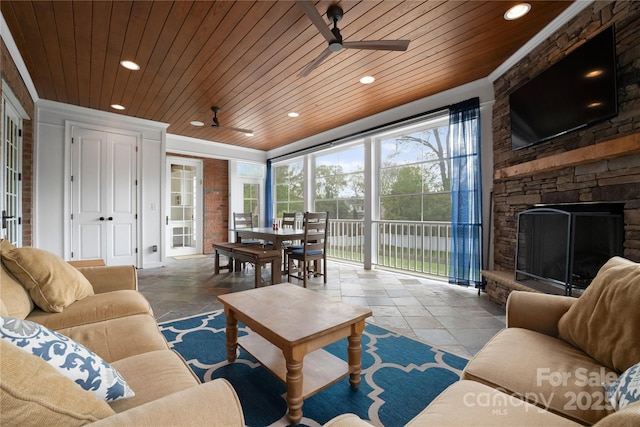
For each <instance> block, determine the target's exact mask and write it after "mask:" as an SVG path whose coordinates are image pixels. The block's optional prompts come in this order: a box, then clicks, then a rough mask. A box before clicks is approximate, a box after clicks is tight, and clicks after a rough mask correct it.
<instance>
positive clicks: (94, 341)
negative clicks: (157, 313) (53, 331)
mask: <svg viewBox="0 0 640 427" xmlns="http://www.w3.org/2000/svg"><path fill="white" fill-rule="evenodd" d="M58 332H60V333H61V334H63V335H65V336H67V337H69V338H71V339H72V340H74V341H76V342H79V343H80V344H82V345H84V346H85V347H88V348H90V349H91V350H93V352H94V353H96V354H97V355H98V356H100V357H102V358H103V359H104V360H106V361H107V362H109V363H112V362H114V361H116V360H120V359H124V358H127V357H130V356H135V355H137V354H141V353H147V352H149V351H155V350H167V349H168V348H169V346H168V344H167V341H166V340H165V339H164V336H163V335H162V333H160V331H159V329H158V324H157V323H156V319H154V317H153V316H152V315H150V314H134V315H131V316H127V317H119V318H117V319H111V320H104V321H101V322H95V323H88V324H86V325H78V326H71V327H68V328H62V329H58ZM125 378H126V377H125ZM134 390H135V388H134Z"/></svg>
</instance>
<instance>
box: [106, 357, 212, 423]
mask: <svg viewBox="0 0 640 427" xmlns="http://www.w3.org/2000/svg"><path fill="white" fill-rule="evenodd" d="M113 366H114V367H116V369H118V371H119V372H120V373H121V374H122V376H123V377H124V378H126V380H127V382H128V383H129V384H131V387H133V388H134V389H135V390H138V392H137V393H136V396H135V397H133V398H131V399H123V400H118V401H116V402H111V403H110V405H111V408H113V410H114V411H116V412H117V413H120V412H122V411H126V410H127V409H129V408H134V407H136V406H140V405H142V404H144V403H147V402H151V401H153V400H156V399H159V398H161V397H164V396H168V395H170V394H172V393H175V392H177V391H180V390H184V389H187V388H190V387H193V386H195V385H198V384H200V381H199V380H198V379H197V378H196V376H195V375H194V374H193V372H191V369H189V367H188V366H187V364H186V363H185V362H184V360H183V359H182V358H181V357H180V356H178V355H177V354H176V353H175V352H173V351H172V350H160V351H152V352H148V353H143V354H139V355H136V356H131V357H127V358H126V359H122V360H118V361H115V362H113Z"/></svg>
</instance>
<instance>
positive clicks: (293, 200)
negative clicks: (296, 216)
mask: <svg viewBox="0 0 640 427" xmlns="http://www.w3.org/2000/svg"><path fill="white" fill-rule="evenodd" d="M303 166H304V163H303V162H302V160H300V161H297V162H293V163H289V164H286V165H281V166H276V167H274V168H273V175H274V188H275V191H274V198H275V205H276V206H275V215H276V217H277V218H282V214H283V213H284V212H302V211H303V210H304V173H303Z"/></svg>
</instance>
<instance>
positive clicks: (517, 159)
mask: <svg viewBox="0 0 640 427" xmlns="http://www.w3.org/2000/svg"><path fill="white" fill-rule="evenodd" d="M612 23H615V25H616V54H617V60H618V76H617V77H618V102H619V113H618V115H617V116H616V117H614V118H612V119H609V120H607V121H605V122H601V123H598V124H596V125H594V126H591V127H589V128H586V129H583V130H578V131H573V132H570V133H568V134H565V135H562V136H559V137H557V138H555V139H553V140H551V141H549V142H547V143H544V144H541V145H538V146H534V147H530V148H525V149H522V150H518V151H513V150H512V149H511V132H510V121H509V94H510V93H511V92H512V91H513V90H514V89H515V88H517V87H519V86H520V85H521V84H523V83H525V82H526V81H528V80H529V79H531V78H532V77H534V76H535V75H537V74H538V73H539V72H541V71H543V70H544V69H546V68H547V67H548V66H549V65H550V64H551V63H553V62H555V61H557V60H558V59H559V58H560V57H562V56H563V55H564V54H565V53H567V52H569V51H571V50H573V49H574V48H575V47H576V46H578V45H579V44H581V43H583V42H584V40H586V39H588V38H589V37H591V36H592V35H594V34H596V33H598V32H599V31H601V30H602V29H603V28H605V27H607V26H609V25H611V24H612ZM639 26H640V2H625V1H620V2H615V1H614V2H594V3H592V4H591V5H589V6H588V7H586V8H585V9H584V10H583V11H582V12H581V13H580V14H578V15H577V16H576V17H574V18H573V19H572V20H571V21H570V22H569V23H568V24H567V25H565V26H564V27H562V28H561V29H560V30H558V31H557V32H556V33H555V34H553V35H552V36H551V37H550V38H549V39H547V40H546V41H545V42H543V43H542V44H541V45H540V46H538V47H537V48H536V49H534V51H532V52H531V53H530V54H529V55H528V56H527V57H526V58H524V59H522V60H521V61H520V62H519V63H517V64H516V65H515V66H513V67H512V68H511V69H510V70H509V71H508V72H506V73H504V74H503V75H502V76H501V77H500V78H498V79H497V80H496V81H495V82H494V91H495V104H494V108H493V152H494V159H493V160H494V162H493V163H494V180H493V227H494V228H493V233H492V234H493V253H492V266H491V267H490V270H489V271H483V276H484V277H485V279H486V280H487V286H486V290H487V294H488V295H489V297H490V298H491V299H492V300H494V301H496V302H498V303H500V304H504V303H505V302H506V298H507V296H508V294H509V293H510V292H511V291H512V290H514V289H519V290H528V291H534V290H533V289H532V288H530V287H527V286H524V285H523V284H522V283H519V282H517V281H516V280H515V271H514V270H515V265H516V264H515V261H516V234H517V222H518V214H519V213H520V212H523V211H525V210H527V209H530V208H531V207H533V206H536V205H561V204H571V203H619V204H620V206H621V209H622V216H623V227H624V243H623V256H624V257H626V258H628V259H631V260H633V261H636V262H640V84H639V83H638V81H640V53H639V52H640V50H639V49H638V47H637V46H640V32H639V31H637V28H638V27H639Z"/></svg>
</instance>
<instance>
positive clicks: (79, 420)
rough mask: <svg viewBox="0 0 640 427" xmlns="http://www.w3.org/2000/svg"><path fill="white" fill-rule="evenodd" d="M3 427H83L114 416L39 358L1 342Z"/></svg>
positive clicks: (92, 396) (0, 401)
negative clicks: (80, 426) (82, 426)
mask: <svg viewBox="0 0 640 427" xmlns="http://www.w3.org/2000/svg"><path fill="white" fill-rule="evenodd" d="M0 353H1V354H2V357H0V371H1V372H2V381H0V392H1V397H0V413H1V414H2V424H3V425H5V424H6V425H15V426H45V425H49V426H53V425H60V426H79V425H84V424H87V423H90V422H93V421H97V420H100V419H103V418H106V417H109V416H111V415H113V414H114V411H113V410H112V409H111V407H110V406H109V404H108V403H106V402H105V401H103V400H101V399H98V398H97V397H96V396H95V395H94V394H93V393H91V392H88V391H85V390H83V389H82V388H81V387H78V385H77V384H74V383H73V381H71V380H70V379H68V378H66V377H64V376H62V375H60V374H59V373H58V372H57V371H56V370H55V369H54V368H53V367H52V366H51V365H49V364H48V363H47V362H45V361H44V360H42V359H41V358H39V357H36V356H32V355H30V354H26V353H25V352H24V351H22V350H20V349H18V348H17V347H15V346H13V345H11V344H10V343H9V342H7V341H5V340H0Z"/></svg>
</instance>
